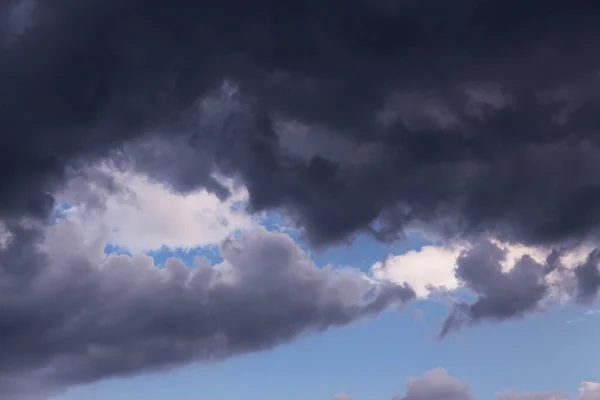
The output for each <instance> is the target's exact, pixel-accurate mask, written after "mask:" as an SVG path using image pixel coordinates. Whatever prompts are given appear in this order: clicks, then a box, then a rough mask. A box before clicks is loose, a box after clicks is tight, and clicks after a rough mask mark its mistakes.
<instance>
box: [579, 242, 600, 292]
mask: <svg viewBox="0 0 600 400" xmlns="http://www.w3.org/2000/svg"><path fill="white" fill-rule="evenodd" d="M599 262H600V249H596V250H594V251H593V252H591V253H590V254H589V255H588V257H587V260H586V261H585V262H584V263H582V264H581V265H579V266H577V268H575V277H576V281H577V296H578V299H579V301H580V302H582V303H591V302H592V301H594V300H595V299H596V297H597V296H598V291H599V290H600V267H599Z"/></svg>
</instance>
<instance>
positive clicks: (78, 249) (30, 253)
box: [0, 0, 600, 400]
mask: <svg viewBox="0 0 600 400" xmlns="http://www.w3.org/2000/svg"><path fill="white" fill-rule="evenodd" d="M598 13H600V2H598V1H591V0H545V1H542V0H529V1H523V0H487V1H481V0H459V1H454V2H444V1H436V0H424V1H420V2H415V1H409V0H402V1H395V2H390V1H387V0H376V1H364V0H332V1H330V2H322V1H317V0H293V1H285V2H282V1H273V0H266V1H261V2H258V3H249V2H246V1H239V0H223V1H221V2H220V3H219V7H215V6H214V5H213V4H212V3H208V2H206V1H192V0H172V1H171V3H170V4H169V6H168V7H167V6H165V3H164V2H163V1H158V0H80V1H73V0H55V1H51V2H50V1H46V2H39V1H38V2H36V1H33V0H21V1H8V2H3V3H2V4H0V127H1V128H0V222H2V225H1V227H2V228H3V229H0V239H1V240H0V336H1V337H2V341H0V396H4V395H6V396H12V397H11V398H14V396H16V395H17V394H18V393H22V392H24V391H27V392H28V393H27V394H26V395H29V394H31V395H32V396H33V395H37V394H40V395H41V396H43V395H45V394H46V393H49V392H51V391H54V390H60V389H61V388H63V387H65V386H68V385H70V384H76V383H82V382H89V381H92V380H96V379H102V378H105V377H109V376H115V375H127V374H133V373H136V372H142V371H146V370H154V369H160V368H164V367H169V366H172V365H179V364H182V363H187V362H193V361H207V360H220V359H224V358H226V357H229V356H232V355H235V354H241V353H244V352H248V351H255V350H261V349H267V348H270V347H273V346H275V345H277V344H280V343H286V342H288V341H290V340H292V339H294V338H295V337H298V336H299V335H304V334H309V333H312V332H318V331H322V330H325V329H327V328H329V327H332V326H340V325H345V324H348V323H351V322H353V321H356V320H359V319H362V318H365V317H369V316H372V315H376V314H378V313H380V312H382V311H384V310H386V309H387V308H389V307H391V306H393V305H396V304H404V303H406V302H407V301H409V300H411V299H413V298H414V297H416V296H417V295H418V296H419V297H426V296H427V295H428V294H429V292H430V290H431V288H432V287H438V288H439V287H446V288H447V289H449V290H455V289H465V290H467V291H468V292H469V293H471V294H472V295H473V299H472V301H465V302H458V303H457V304H456V305H455V307H454V309H453V311H452V312H451V314H450V315H449V317H448V318H447V319H446V321H445V323H444V326H443V329H442V335H445V334H447V333H449V332H452V331H455V330H457V329H458V328H460V327H462V326H465V325H473V324H476V323H479V322H481V321H486V320H495V321H499V320H504V319H507V318H512V317H523V316H524V315H526V314H528V313H531V312H535V311H538V310H541V309H543V307H544V306H545V305H547V302H548V301H549V299H551V300H552V299H554V297H560V296H562V297H561V298H563V297H564V298H568V299H574V300H575V301H577V302H578V303H580V304H589V303H592V302H593V301H594V300H595V299H596V298H597V296H598V293H599V290H600V269H599V261H600V253H599V250H598V249H596V248H597V247H598V239H599V238H600V140H599V138H600V135H599V133H598V126H599V122H600V121H599V118H600V53H599V52H598V51H597V49H598V46H599V45H600V24H598V23H597V22H598V21H597V17H596V16H597V15H598ZM103 164H106V165H111V168H113V169H114V170H111V172H110V173H106V171H103V170H101V169H97V168H96V166H98V165H103ZM77 177H79V179H77ZM132 194H133V195H135V196H133V195H132ZM240 200H243V207H242V208H244V209H243V210H237V209H236V207H237V206H239V204H238V203H239V201H240ZM62 201H66V202H68V203H70V204H71V205H72V206H74V207H73V209H72V210H71V211H77V212H78V214H76V215H74V214H71V215H70V218H71V219H72V222H68V221H64V220H59V222H58V223H57V224H55V225H53V224H52V223H50V222H49V221H50V220H51V219H52V213H53V212H54V211H55V210H56V208H57V206H59V203H60V202H62ZM167 208H170V209H171V210H172V212H171V213H170V215H169V216H166V215H165V214H162V213H161V212H163V211H164V210H165V209H167ZM237 208H239V207H237ZM117 209H118V210H117ZM123 210H125V211H123ZM238 211H240V212H238ZM266 211H276V212H278V213H281V214H282V215H284V216H285V217H286V218H289V219H291V220H292V221H294V223H295V224H296V227H297V228H298V229H299V231H300V232H301V234H302V235H304V237H305V238H306V239H308V243H309V244H310V246H311V247H314V248H322V247H325V246H328V245H332V244H335V243H338V242H342V241H346V240H351V239H352V238H353V237H354V236H355V235H356V234H359V233H367V234H370V235H372V236H373V237H375V238H376V239H378V240H381V241H386V242H389V241H393V240H396V239H398V238H401V237H402V235H403V234H404V233H405V231H407V230H409V229H417V228H418V229H421V230H423V231H425V232H427V233H428V234H430V235H431V236H432V237H436V238H437V239H439V241H441V242H442V247H439V248H438V247H429V248H427V249H425V250H423V251H421V253H419V254H421V255H420V256H417V255H415V254H414V253H413V254H410V255H403V256H398V257H394V258H392V259H390V263H389V265H388V267H390V268H395V269H394V270H393V271H392V270H390V271H387V272H386V271H385V270H383V269H382V268H383V267H384V265H383V264H385V263H381V265H379V266H375V267H374V268H373V272H374V277H375V278H380V279H381V280H376V279H374V278H373V277H372V276H367V275H366V274H361V273H359V272H356V271H350V270H336V269H322V270H321V269H318V268H316V267H315V265H314V264H312V262H311V261H310V260H309V259H308V258H307V257H306V256H305V254H304V253H303V252H302V251H301V250H300V249H299V248H298V247H297V246H296V245H295V244H294V243H293V242H292V241H291V239H289V238H288V237H286V236H284V235H281V234H277V233H269V232H266V231H264V230H261V229H260V228H258V230H248V229H249V228H252V227H254V223H253V220H252V218H253V216H255V215H257V214H259V213H261V212H266ZM187 213H194V218H188V217H187V215H188V214H187ZM208 214H211V216H207V215H208ZM200 220H201V222H202V223H203V224H204V225H202V229H199V228H198V226H199V225H198V221H200ZM75 222H77V223H75ZM92 223H93V224H98V223H105V224H106V225H110V228H114V229H113V230H110V229H109V230H107V231H106V232H105V236H102V237H96V236H95V233H94V232H91V231H89V230H88V231H86V227H87V226H88V225H89V224H92ZM240 230H246V232H244V233H242V235H241V236H239V235H237V236H236V234H238V233H239V231H240ZM107 240H109V241H110V240H113V241H120V242H123V243H122V244H124V245H125V247H126V248H127V249H129V250H131V251H132V252H134V253H136V255H134V256H124V255H121V256H115V255H111V256H108V257H107V256H106V254H104V251H103V250H104V249H103V246H104V244H105V242H106V241H107ZM124 242H127V243H124ZM217 243H222V245H221V250H222V256H223V259H224V261H223V263H219V264H217V265H209V263H207V262H206V260H202V259H198V261H197V263H196V265H195V266H194V268H192V269H189V268H187V267H185V266H184V265H183V264H182V263H181V262H180V261H177V260H170V261H168V262H167V263H166V265H165V266H164V268H158V267H157V266H156V265H154V263H153V261H152V260H151V259H150V258H148V257H146V256H144V255H141V254H140V253H143V252H144V251H146V250H148V249H150V248H155V247H156V246H160V245H167V246H172V247H174V246H176V245H182V246H188V247H192V246H197V245H215V244H217ZM498 243H503V244H506V245H510V246H513V247H514V246H523V248H532V249H535V251H537V252H540V253H543V254H544V255H545V257H546V258H545V259H540V258H539V257H537V256H536V255H535V254H533V253H527V252H525V255H523V256H519V257H514V259H511V258H510V257H509V256H508V255H507V251H505V249H503V248H501V246H500V245H499V244H498ZM452 246H456V247H452ZM448 248H452V249H454V248H456V249H460V251H454V250H452V251H450V252H449V251H447V249H448ZM582 248H585V249H586V251H585V252H584V253H585V254H584V257H583V258H582V259H581V260H578V261H577V262H574V263H572V264H573V265H567V263H566V262H565V257H566V256H565V255H566V254H572V253H573V251H574V249H582ZM423 255H425V256H428V257H430V259H431V264H430V265H428V268H427V271H429V272H426V271H425V270H423V269H419V270H418V271H417V269H416V268H413V265H415V264H413V262H414V260H416V259H418V260H421V259H422V258H420V257H424V256H423ZM439 257H441V258H443V260H442V262H440V263H439V264H438V263H437V261H436V262H435V263H434V259H435V260H439ZM513 261H514V262H513ZM448 262H451V263H452V264H451V265H450V268H448ZM507 265H508V267H507ZM394 266H395V267H394ZM427 273H430V274H434V275H436V277H435V278H436V279H430V278H428V277H427V276H426V275H427ZM392 281H395V283H392ZM406 283H408V284H411V285H412V286H414V290H413V289H412V288H411V287H409V286H408V285H407V284H406ZM124 349H126V350H127V357H125V356H124V354H125V351H124ZM31 382H35V387H34V388H33V389H30V387H31V386H30V385H31ZM410 382H411V383H410V385H409V388H408V390H407V394H406V396H405V397H404V398H403V399H405V400H416V399H427V400H429V399H428V398H427V397H423V396H429V397H430V398H432V399H437V398H436V397H435V396H438V393H445V394H444V396H446V397H444V398H445V399H453V400H454V399H457V400H463V399H469V400H470V399H471V398H472V395H471V394H470V389H469V388H468V385H464V384H462V383H457V382H455V381H454V380H453V379H452V378H451V377H449V376H448V375H447V374H446V373H445V372H444V371H443V370H435V371H433V372H430V373H428V374H426V375H425V376H423V377H421V378H416V379H415V380H413V381H410ZM584 388H585V389H584V391H582V393H583V394H582V395H581V397H580V400H588V398H587V397H584V396H588V397H589V396H594V394H592V395H590V394H589V393H595V392H593V391H594V390H596V389H594V388H593V387H592V386H584ZM30 390H32V391H31V392H29V391H30ZM584 392H585V393H584ZM419 393H421V394H419ZM423 393H424V394H423ZM411 396H412V397H411ZM419 396H421V397H419ZM432 396H433V397H432ZM452 396H454V397H452ZM507 396H509V395H507ZM509 398H510V397H509ZM544 400H545V399H544Z"/></svg>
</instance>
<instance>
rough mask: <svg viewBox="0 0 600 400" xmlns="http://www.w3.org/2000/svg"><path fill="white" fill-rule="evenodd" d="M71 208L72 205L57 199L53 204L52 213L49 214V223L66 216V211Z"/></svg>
mask: <svg viewBox="0 0 600 400" xmlns="http://www.w3.org/2000/svg"><path fill="white" fill-rule="evenodd" d="M72 208H73V206H72V205H71V204H69V203H67V202H66V201H59V202H58V203H57V204H56V205H55V206H54V210H52V213H51V214H50V223H51V224H55V223H56V221H57V220H58V219H60V218H67V217H68V211H69V210H70V209H72Z"/></svg>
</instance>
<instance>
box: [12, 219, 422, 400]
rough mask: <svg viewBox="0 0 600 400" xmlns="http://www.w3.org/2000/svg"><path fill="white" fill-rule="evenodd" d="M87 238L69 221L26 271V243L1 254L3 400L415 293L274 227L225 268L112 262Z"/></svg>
mask: <svg viewBox="0 0 600 400" xmlns="http://www.w3.org/2000/svg"><path fill="white" fill-rule="evenodd" d="M23 229H24V231H23V233H21V234H20V235H19V237H20V238H23V237H25V235H24V232H25V231H26V230H25V228H23ZM84 239H85V238H84V236H83V235H82V232H81V231H80V229H79V227H78V226H77V225H75V224H73V223H71V222H68V221H66V220H59V221H58V223H57V225H56V226H54V227H52V228H50V229H49V230H48V231H47V232H46V236H45V237H44V238H43V241H42V242H41V243H40V244H39V245H37V246H39V248H40V250H39V252H37V253H35V252H31V253H30V255H29V256H28V258H24V259H22V264H21V265H17V264H14V263H13V264H6V263H5V261H6V260H11V259H12V258H13V257H14V256H15V252H22V251H23V250H29V251H31V247H29V248H28V247H23V246H24V245H25V244H26V243H24V242H23V241H22V240H21V241H13V242H11V243H10V244H9V245H8V246H7V247H6V248H5V249H4V250H2V251H0V278H1V282H2V285H3V286H2V288H3V290H2V294H1V297H0V299H1V301H0V322H1V323H0V334H1V335H2V341H1V342H0V397H2V398H5V397H6V398H9V397H10V398H16V397H14V396H19V395H22V396H25V398H28V399H29V398H33V397H34V396H35V395H38V394H39V395H40V397H43V395H46V394H48V393H49V392H51V391H53V390H60V389H62V388H64V387H66V386H69V385H73V384H79V383H85V382H90V381H95V380H99V379H103V378H108V377H113V376H122V375H130V374H136V373H141V372H144V371H151V370H157V369H163V368H169V367H173V366H177V365H182V364H185V363H190V362H198V361H200V362H212V361H219V360H222V359H224V358H227V357H230V356H232V355H236V354H241V353H246V352H250V351H258V350H264V349H268V348H271V347H273V346H276V345H278V344H280V343H285V342H288V341H290V340H292V339H294V338H296V337H298V336H300V335H306V334H310V333H314V332H319V331H323V330H326V329H328V328H331V327H335V326H342V325H346V324H349V323H351V322H353V321H356V320H358V319H361V318H365V317H369V316H374V315H376V314H378V313H380V312H381V311H384V310H385V309H387V308H388V307H390V306H393V305H402V304H404V303H405V302H407V301H409V300H410V299H411V298H413V297H414V292H413V291H412V290H411V289H410V288H408V287H405V286H399V285H394V284H390V283H379V282H376V281H373V280H372V279H370V278H368V277H367V276H365V275H364V274H362V273H360V272H359V271H357V270H356V271H355V270H352V269H318V268H317V267H316V266H315V265H314V264H313V263H312V261H310V259H309V258H308V257H307V256H306V255H305V254H304V253H303V252H302V251H301V250H300V249H299V248H298V247H297V245H296V244H294V242H293V241H292V239H290V238H289V237H288V236H286V235H284V234H281V233H271V232H267V231H265V230H264V229H258V230H251V231H247V232H246V233H244V234H243V235H242V236H241V237H239V238H230V239H228V240H226V241H225V242H224V243H223V244H222V246H221V254H222V256H223V259H224V261H223V262H222V263H220V264H217V265H212V266H211V265H210V263H209V262H208V261H207V260H206V259H203V258H197V259H196V262H195V264H194V266H193V268H191V269H190V268H189V267H187V266H185V265H184V264H183V263H182V262H181V261H180V260H178V259H170V260H169V261H167V262H166V264H165V266H164V268H162V269H159V268H158V267H157V266H155V265H154V262H153V261H152V258H150V257H148V256H145V255H138V256H133V257H132V256H127V255H114V254H113V255H109V256H108V257H107V258H106V255H104V254H103V252H102V247H101V246H98V244H100V243H101V242H93V241H87V242H86V241H84ZM34 240H35V237H32V239H31V243H34ZM18 246H21V247H20V248H19V247H18ZM103 258H106V259H104V260H103ZM41 260H45V261H46V263H44V264H42V263H41ZM32 261H35V262H34V263H32ZM30 265H34V266H35V267H36V268H35V269H33V270H32V269H29V270H26V269H25V268H30ZM32 382H34V384H32ZM27 396H29V397H27Z"/></svg>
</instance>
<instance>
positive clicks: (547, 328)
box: [53, 216, 600, 400]
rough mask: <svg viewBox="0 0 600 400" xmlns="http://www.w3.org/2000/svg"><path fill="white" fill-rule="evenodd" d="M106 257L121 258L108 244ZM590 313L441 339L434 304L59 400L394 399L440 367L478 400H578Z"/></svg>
mask: <svg viewBox="0 0 600 400" xmlns="http://www.w3.org/2000/svg"><path fill="white" fill-rule="evenodd" d="M276 220H277V219H276V216H271V217H269V218H267V219H265V220H263V223H264V225H266V226H267V227H269V228H271V229H276V227H280V224H278V223H277V221H276ZM292 236H293V237H295V239H296V240H298V241H299V242H300V244H301V245H302V246H303V247H305V248H306V247H307V246H306V244H305V243H302V241H301V239H299V235H297V234H294V232H292ZM427 244H429V242H428V241H427V240H426V239H424V238H423V237H422V236H421V235H419V234H416V233H413V234H409V235H408V236H407V237H406V238H405V239H403V240H400V241H397V242H396V243H393V244H391V245H385V244H382V243H380V242H378V241H376V240H374V239H372V238H371V237H369V236H366V235H360V236H358V237H357V238H356V239H355V241H354V243H353V244H352V245H351V246H349V245H347V244H346V245H340V246H333V247H331V248H329V249H326V250H325V251H321V252H313V253H312V254H311V255H312V258H313V260H314V261H315V263H316V264H317V265H318V266H319V267H325V266H326V265H328V264H333V265H339V266H353V267H358V268H361V269H362V270H364V271H367V270H368V269H369V267H370V266H371V265H373V264H374V263H375V262H377V261H380V260H382V259H383V258H384V257H386V255H390V254H391V255H399V254H403V253H406V252H407V251H410V250H419V249H421V247H422V246H424V245H427ZM106 251H107V252H114V251H122V250H119V248H118V247H116V246H114V245H111V246H107V248H106ZM146 253H147V254H149V255H151V256H152V257H153V258H154V259H155V261H156V264H157V265H162V264H164V262H165V261H166V259H167V258H169V257H177V258H180V259H182V260H184V261H185V262H186V264H188V265H191V262H192V260H193V257H194V256H197V255H201V256H204V257H207V258H208V259H210V260H211V261H212V262H213V263H218V262H220V261H221V258H220V255H219V251H218V247H216V246H208V247H195V248H192V249H187V250H186V249H179V250H175V251H173V250H170V249H168V248H166V247H163V248H161V249H158V250H152V251H148V252H146ZM590 309H593V308H590ZM586 311H588V309H586V308H581V307H576V306H564V307H555V308H553V309H552V310H551V311H550V312H546V313H538V314H534V315H531V316H528V317H527V318H525V319H516V320H509V321H504V322H502V323H498V324H496V323H484V324H481V325H479V326H475V327H469V328H467V329H464V330H462V331H461V332H458V333H457V334H454V335H451V336H450V337H448V338H446V339H444V340H438V339H437V334H438V332H439V329H440V324H441V322H442V321H443V319H444V317H445V316H446V314H447V312H448V309H447V305H446V304H443V302H441V301H440V300H439V299H437V298H433V297H432V298H429V299H421V300H419V301H417V302H413V303H411V304H409V305H408V306H407V307H406V308H405V309H404V310H402V311H396V310H393V311H387V312H385V313H383V314H381V315H380V316H379V317H377V318H374V319H369V320H364V321H360V322H357V323H354V324H352V325H350V326H346V327H342V328H338V329H332V330H330V331H328V332H325V333H322V334H315V335H311V336H308V337H304V338H301V339H299V340H296V341H293V342H292V343H289V344H284V345H281V346H278V347H276V348H275V349H272V350H268V351H262V352H257V353H250V354H246V355H242V356H238V357H233V358H231V359H228V360H226V361H223V362H219V363H215V364H199V365H188V366H184V367H181V368H176V369H174V370H169V371H160V372H157V373H152V374H145V375H142V376H134V377H126V378H119V379H110V380H106V381H101V382H96V383H93V384H90V385H86V386H82V387H76V388H71V389H70V390H68V391H67V392H66V393H64V394H62V395H59V396H56V397H54V398H53V400H80V399H90V400H95V399H114V400H119V399H123V400H126V399H127V400H128V399H145V400H166V399H178V400H197V399H206V400H237V399H240V398H245V399H257V400H258V399H260V400H286V399H289V400H301V399H331V398H332V397H333V396H334V395H335V394H337V393H341V392H346V393H349V394H351V395H352V396H353V397H354V398H355V399H356V400H371V399H386V398H387V399H389V398H391V397H392V396H393V395H394V394H395V393H399V392H403V391H404V385H405V381H406V380H407V378H409V377H411V376H420V375H422V374H423V373H425V372H426V371H429V370H432V369H434V368H436V367H443V368H446V369H447V370H448V372H449V373H450V374H451V375H452V376H454V377H456V378H458V379H468V380H469V382H470V383H471V387H472V390H473V393H474V394H475V395H476V396H478V398H480V399H492V398H493V396H494V394H495V393H496V392H498V391H500V390H502V389H507V388H516V389H518V390H520V391H525V392H536V391H540V390H547V389H561V388H562V389H563V390H564V391H565V393H566V394H568V395H569V396H572V397H575V396H576V394H577V390H578V388H579V386H580V384H581V382H582V381H592V380H594V379H596V380H598V377H599V376H600V362H599V361H598V357H597V354H596V353H597V352H596V351H595V350H594V349H595V348H596V341H597V338H596V333H597V332H598V331H600V314H599V315H590V316H587V317H586V318H585V321H578V319H580V318H582V317H583V316H584V314H585V312H586ZM568 321H575V322H573V323H568Z"/></svg>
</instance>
